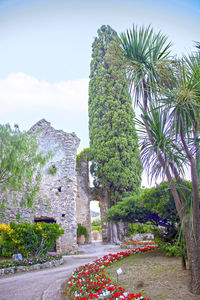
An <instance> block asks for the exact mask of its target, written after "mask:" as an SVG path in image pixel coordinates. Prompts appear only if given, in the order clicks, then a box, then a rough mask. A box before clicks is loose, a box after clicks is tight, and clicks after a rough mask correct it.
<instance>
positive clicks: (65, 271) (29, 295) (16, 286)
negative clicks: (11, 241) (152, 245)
mask: <svg viewBox="0 0 200 300" xmlns="http://www.w3.org/2000/svg"><path fill="white" fill-rule="evenodd" d="M78 250H79V251H81V252H82V253H83V254H81V255H71V256H64V260H65V263H64V265H62V266H60V267H56V268H52V269H43V270H40V271H33V272H29V273H20V274H14V275H7V276H5V277H2V278H1V279H0V300H60V299H61V285H62V283H63V282H64V281H66V280H67V278H68V277H69V276H70V275H71V273H72V271H73V270H74V269H75V268H76V267H78V266H80V265H83V264H86V263H88V262H92V261H93V260H95V259H97V258H99V257H101V256H103V255H105V254H108V253H114V252H119V251H120V248H119V246H116V245H111V244H106V245H105V244H102V243H100V242H98V243H92V244H88V245H80V246H79V249H78Z"/></svg>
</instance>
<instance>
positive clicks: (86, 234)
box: [77, 224, 88, 239]
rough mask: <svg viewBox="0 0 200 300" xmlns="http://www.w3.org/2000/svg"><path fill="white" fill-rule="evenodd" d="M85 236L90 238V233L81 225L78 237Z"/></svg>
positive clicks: (79, 225)
mask: <svg viewBox="0 0 200 300" xmlns="http://www.w3.org/2000/svg"><path fill="white" fill-rule="evenodd" d="M81 235H84V236H85V238H86V239H87V238H88V231H87V228H86V227H85V226H83V225H81V224H78V228H77V236H81Z"/></svg>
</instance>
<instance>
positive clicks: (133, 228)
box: [127, 223, 153, 236]
mask: <svg viewBox="0 0 200 300" xmlns="http://www.w3.org/2000/svg"><path fill="white" fill-rule="evenodd" d="M128 227H129V231H128V233H127V236H131V235H132V234H136V233H151V231H152V227H153V226H152V225H149V224H142V223H133V224H129V225H128Z"/></svg>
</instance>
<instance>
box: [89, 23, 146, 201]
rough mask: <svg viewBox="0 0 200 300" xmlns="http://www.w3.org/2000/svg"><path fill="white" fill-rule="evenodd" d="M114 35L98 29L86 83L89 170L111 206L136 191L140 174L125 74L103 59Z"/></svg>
mask: <svg viewBox="0 0 200 300" xmlns="http://www.w3.org/2000/svg"><path fill="white" fill-rule="evenodd" d="M116 36H117V33H116V32H115V31H114V30H113V29H112V28H111V27H110V26H105V25H103V26H102V27H101V28H100V29H99V30H98V36H97V37H96V38H95V40H94V42H93V44H92V61H91V65H90V70H91V72H90V83H89V135H90V157H91V160H92V165H91V173H92V175H93V176H94V177H95V184H96V185H98V184H101V185H103V186H104V187H105V188H106V189H107V191H108V192H109V194H110V199H111V205H112V204H114V203H116V202H117V201H119V200H121V199H122V197H124V196H127V195H128V194H129V193H131V194H133V193H134V192H137V191H138V188H139V187H140V184H141V173H142V164H141V161H140V158H139V147H138V139H137V134H136V130H135V123H134V116H135V114H134V111H133V108H132V102H131V97H130V95H129V91H128V83H127V79H126V75H125V73H124V71H122V70H120V68H119V67H116V66H112V65H110V64H109V62H108V60H107V59H106V53H107V51H108V47H109V44H110V43H111V42H112V41H113V39H114V38H115V37H116Z"/></svg>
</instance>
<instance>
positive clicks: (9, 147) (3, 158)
mask: <svg viewBox="0 0 200 300" xmlns="http://www.w3.org/2000/svg"><path fill="white" fill-rule="evenodd" d="M0 140H1V146H0V189H1V197H0V198H1V200H0V207H1V209H2V210H3V209H4V208H5V207H6V205H7V198H8V196H9V193H12V196H13V197H12V198H14V194H15V192H20V195H21V202H20V204H21V206H28V207H32V205H33V203H34V198H35V196H36V194H37V192H38V190H39V184H40V178H41V176H40V170H41V167H42V166H44V164H45V163H46V161H47V160H48V158H49V156H48V155H47V156H43V155H42V154H41V153H38V145H37V141H36V134H35V133H30V132H28V133H22V132H20V131H19V129H18V127H17V126H15V129H14V130H12V129H11V127H10V125H9V124H6V125H0Z"/></svg>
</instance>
